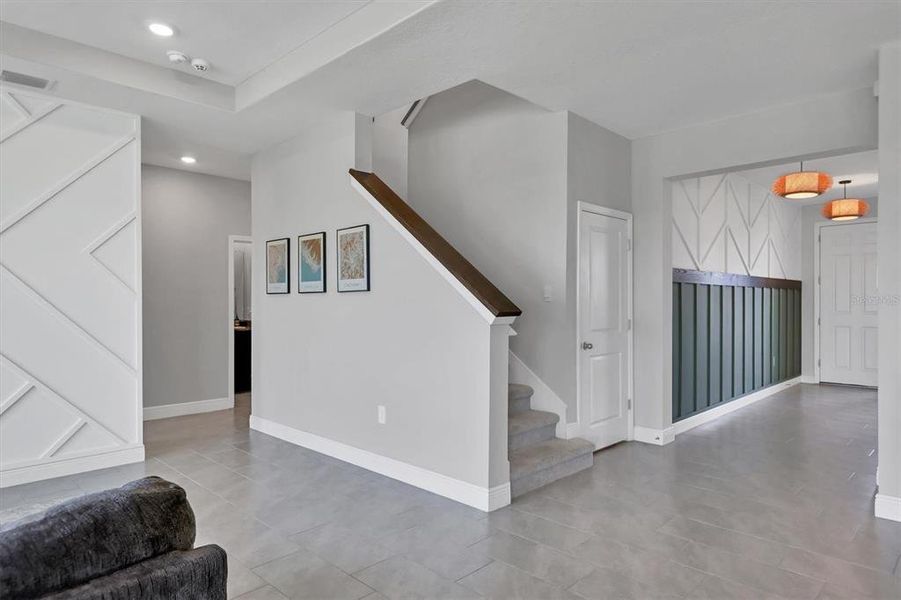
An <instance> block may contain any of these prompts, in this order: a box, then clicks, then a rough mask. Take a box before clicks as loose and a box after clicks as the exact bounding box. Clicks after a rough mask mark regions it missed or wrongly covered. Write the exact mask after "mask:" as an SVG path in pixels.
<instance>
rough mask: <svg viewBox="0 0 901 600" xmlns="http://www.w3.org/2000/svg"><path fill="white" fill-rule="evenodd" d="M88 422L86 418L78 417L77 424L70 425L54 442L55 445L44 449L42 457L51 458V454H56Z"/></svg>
mask: <svg viewBox="0 0 901 600" xmlns="http://www.w3.org/2000/svg"><path fill="white" fill-rule="evenodd" d="M87 424H88V422H87V421H85V420H84V419H78V420H77V421H76V422H75V424H74V425H72V427H69V429H67V430H66V431H65V433H63V434H62V435H61V436H60V437H59V439H58V440H56V441H55V442H53V445H51V446H50V447H49V448H47V450H45V451H44V453H43V454H42V455H41V458H50V457H51V456H53V455H55V454H56V453H57V452H59V450H60V449H61V448H62V447H63V446H65V445H66V444H67V443H68V441H69V440H71V439H72V438H73V437H75V434H76V433H78V432H79V431H81V430H82V428H83V427H84V426H85V425H87Z"/></svg>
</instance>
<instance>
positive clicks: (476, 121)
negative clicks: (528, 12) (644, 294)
mask: <svg viewBox="0 0 901 600" xmlns="http://www.w3.org/2000/svg"><path fill="white" fill-rule="evenodd" d="M629 167H630V155H629V142H628V140H626V139H625V138H622V137H620V136H617V135H615V134H613V133H611V132H609V131H607V130H605V129H603V128H601V127H599V126H597V125H595V124H593V123H590V122H589V121H586V120H585V119H582V118H581V117H578V116H577V115H572V114H570V113H566V112H556V113H555V112H549V111H547V110H545V109H543V108H541V107H538V106H536V105H534V104H531V103H529V102H527V101H525V100H522V99H520V98H517V97H516V96H513V95H511V94H508V93H506V92H503V91H501V90H498V89H496V88H493V87H491V86H489V85H487V84H484V83H481V82H478V81H471V82H468V83H465V84H463V85H460V86H457V87H456V88H452V89H451V90H447V91H445V92H442V93H440V94H437V95H434V96H431V97H429V100H428V102H427V103H426V104H425V106H424V108H423V109H422V111H421V112H420V114H419V116H418V117H417V118H416V120H415V121H414V123H413V125H412V127H411V128H410V132H409V170H408V178H409V190H410V192H409V196H410V204H411V205H412V206H413V207H414V208H415V209H416V210H417V211H418V212H419V213H420V214H421V215H422V216H423V217H425V219H426V220H428V221H429V223H431V224H432V225H433V226H434V227H435V228H436V229H437V230H438V231H439V232H440V233H441V234H442V235H443V236H445V237H446V238H447V239H448V240H449V241H450V242H451V243H452V244H454V245H455V246H456V247H457V248H458V249H459V250H460V251H461V252H462V253H463V255H464V256H466V257H467V258H468V259H469V260H470V261H472V262H473V264H475V265H476V267H477V268H478V269H479V270H481V271H482V272H483V273H484V274H485V275H486V276H487V277H488V278H489V279H490V280H492V281H493V282H494V283H495V284H497V285H498V287H499V288H500V289H501V290H502V291H503V292H504V293H505V294H507V295H508V296H509V297H510V298H511V299H512V300H513V302H515V303H516V304H517V305H518V306H519V307H520V308H521V309H522V311H523V315H522V316H521V317H519V318H518V319H517V322H516V326H515V329H516V331H517V335H516V337H514V338H513V339H512V340H511V349H512V351H513V352H514V353H515V355H516V357H517V359H518V360H515V361H513V363H512V364H513V366H514V374H519V376H520V377H522V376H523V375H529V377H528V378H527V379H528V380H521V381H519V383H530V384H532V385H533V387H535V388H536V390H537V391H538V392H540V393H539V395H538V396H536V398H535V399H534V400H535V401H536V402H535V405H536V407H540V408H543V409H545V410H558V411H559V412H563V413H564V414H563V415H561V416H563V417H565V418H564V419H563V420H564V421H565V420H567V419H569V420H574V419H575V410H576V407H575V397H576V368H575V356H576V353H575V344H576V325H575V294H576V290H575V282H576V272H575V256H576V251H577V249H576V231H575V223H576V204H577V202H578V201H580V200H583V201H589V202H594V203H596V204H601V205H603V206H609V207H612V208H619V209H625V210H628V207H629V185H630V181H629ZM546 296H549V297H546ZM529 371H531V373H529ZM533 374H534V376H536V377H537V378H538V379H540V381H541V382H543V384H544V385H538V386H536V385H535V382H534V381H532V380H531V376H532V375H533ZM548 391H549V392H550V393H547V392H548Z"/></svg>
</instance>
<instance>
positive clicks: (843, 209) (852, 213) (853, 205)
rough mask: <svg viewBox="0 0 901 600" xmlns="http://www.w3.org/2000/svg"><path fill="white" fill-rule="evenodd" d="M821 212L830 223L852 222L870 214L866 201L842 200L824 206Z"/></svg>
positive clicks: (855, 199)
mask: <svg viewBox="0 0 901 600" xmlns="http://www.w3.org/2000/svg"><path fill="white" fill-rule="evenodd" d="M822 212H823V216H824V217H826V218H827V219H829V220H830V221H853V220H854V219H859V218H860V217H865V216H866V214H867V213H868V212H870V205H869V204H867V201H866V200H859V199H857V198H842V199H839V200H832V201H830V202H827V203H826V204H824V205H823V211H822Z"/></svg>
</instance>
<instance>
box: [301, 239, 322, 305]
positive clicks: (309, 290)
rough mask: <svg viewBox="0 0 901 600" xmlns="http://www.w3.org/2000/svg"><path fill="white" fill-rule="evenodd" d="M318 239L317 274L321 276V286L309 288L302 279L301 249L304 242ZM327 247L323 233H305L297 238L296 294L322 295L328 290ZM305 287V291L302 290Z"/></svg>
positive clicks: (302, 262)
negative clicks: (318, 259)
mask: <svg viewBox="0 0 901 600" xmlns="http://www.w3.org/2000/svg"><path fill="white" fill-rule="evenodd" d="M311 239H318V240H319V248H320V253H321V256H320V261H319V262H320V264H319V272H320V274H321V276H322V280H321V282H320V283H321V285H320V286H318V287H316V286H311V285H306V286H305V284H307V283H310V282H306V281H304V278H303V265H304V260H303V249H304V244H303V243H304V241H306V240H311ZM327 249H328V246H327V244H326V234H325V232H324V231H317V232H315V233H306V234H303V235H299V236H297V293H298V294H324V293H326V291H327V290H328V260H327V257H326V254H327ZM305 287H306V289H304V288H305Z"/></svg>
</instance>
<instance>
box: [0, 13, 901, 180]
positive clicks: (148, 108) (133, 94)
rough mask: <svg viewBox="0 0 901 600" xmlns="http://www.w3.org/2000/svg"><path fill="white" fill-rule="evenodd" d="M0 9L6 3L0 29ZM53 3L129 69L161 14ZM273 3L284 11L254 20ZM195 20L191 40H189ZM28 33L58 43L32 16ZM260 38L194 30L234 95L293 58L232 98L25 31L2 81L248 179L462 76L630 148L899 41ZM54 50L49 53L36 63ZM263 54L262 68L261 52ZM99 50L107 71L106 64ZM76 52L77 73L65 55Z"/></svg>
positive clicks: (792, 36)
mask: <svg viewBox="0 0 901 600" xmlns="http://www.w3.org/2000/svg"><path fill="white" fill-rule="evenodd" d="M8 4H11V3H9V2H6V1H4V2H3V4H2V7H3V8H2V12H0V17H2V18H3V19H6V6H7V5H8ZM38 4H40V3H38ZM65 4H71V5H73V6H69V7H67V8H66V12H67V17H66V19H65V20H66V21H67V23H69V24H68V25H67V27H72V28H73V29H77V27H76V25H79V24H81V25H84V26H88V25H90V24H91V22H93V21H94V20H96V19H99V20H100V23H101V25H102V28H103V29H104V30H120V31H121V30H125V29H129V30H131V31H134V32H135V33H134V35H135V38H141V40H140V44H138V42H137V41H134V40H133V43H134V47H129V48H121V49H120V50H119V52H121V53H123V54H126V53H127V54H128V55H129V56H131V57H135V56H137V54H136V53H137V52H138V51H139V47H140V46H141V44H146V43H148V40H147V39H145V38H148V37H152V36H150V34H149V33H146V32H145V31H144V30H143V29H141V27H142V24H143V23H144V22H145V21H146V20H148V19H152V18H155V13H153V12H152V11H151V10H150V8H149V7H151V8H152V7H155V6H158V5H165V4H168V3H166V2H122V3H119V5H121V9H118V10H117V11H116V12H109V13H104V12H94V13H92V12H91V11H83V10H81V9H80V8H79V6H80V3H74V2H73V3H65ZM187 4H190V5H191V6H192V10H195V11H196V16H195V17H192V18H196V19H198V20H197V21H196V22H197V23H200V25H203V24H204V23H207V24H211V23H213V22H215V21H216V19H217V17H218V16H219V15H218V13H220V12H222V9H221V6H219V7H217V4H218V3H206V2H191V3H187ZM230 4H231V3H230ZM237 4H241V3H237ZM270 4H283V5H285V6H281V7H280V8H272V7H269V8H264V6H268V5H270ZM304 4H306V3H303V2H282V3H277V2H250V3H247V2H245V3H243V4H242V6H243V7H244V8H247V10H249V11H250V12H251V13H253V12H254V10H256V9H259V10H260V11H262V12H261V15H268V16H266V17H265V18H271V17H272V15H274V14H276V13H277V12H278V11H279V10H282V11H286V14H288V13H290V14H292V15H295V16H297V15H301V14H303V11H304V10H306V9H305V8H304V6H299V7H298V5H304ZM248 7H250V8H248ZM251 9H253V10H251ZM295 9H296V10H297V12H296V13H293V12H291V11H292V10H295ZM270 10H271V11H273V12H266V11H270ZM323 10H325V9H323ZM391 11H394V12H391ZM329 14H332V13H329ZM204 18H205V19H206V21H204ZM258 18H260V19H263V18H264V16H259V17H258ZM297 18H300V17H297ZM319 18H323V19H325V21H327V20H328V19H327V18H326V16H325V15H324V14H319ZM330 18H335V17H334V14H332V16H331V17H330ZM60 20H62V19H60ZM172 21H173V23H172V24H173V25H175V26H176V27H177V28H178V29H179V35H180V36H182V35H184V36H187V35H188V31H187V29H188V27H186V26H185V24H184V23H181V22H176V21H175V19H174V18H173V19H172ZM194 23H195V21H190V23H189V24H190V28H191V29H193V28H196V27H198V25H194ZM30 25H31V27H33V28H34V29H36V30H39V31H43V32H44V33H45V34H46V33H53V32H51V31H48V29H50V28H51V25H47V24H45V22H44V21H43V20H38V21H35V22H30ZM351 25H353V27H351ZM203 26H204V27H207V26H209V27H211V28H212V25H203ZM272 27H273V29H272V32H271V36H270V31H269V30H268V28H267V27H265V26H260V27H257V28H254V31H252V32H242V33H241V34H238V35H232V34H229V35H227V37H226V39H225V42H224V43H223V42H222V41H221V40H222V38H221V36H220V37H219V38H216V37H215V36H213V35H212V33H209V34H204V35H205V37H204V39H205V40H206V41H205V43H204V44H202V45H199V46H198V47H197V49H196V50H192V52H196V53H197V54H199V55H201V56H203V57H204V58H206V59H208V60H210V61H211V62H212V63H213V64H214V65H222V68H223V69H224V70H228V71H229V72H233V73H235V75H234V77H233V78H231V79H229V81H232V82H234V81H240V77H239V76H238V75H237V73H239V72H242V73H245V74H246V73H247V72H250V71H253V69H254V68H257V69H258V68H259V63H260V61H264V60H269V59H266V58H264V57H263V51H262V50H260V51H259V53H258V52H257V48H256V46H257V45H258V44H259V43H261V42H260V40H263V43H265V41H266V40H268V39H269V38H270V37H272V38H275V40H274V41H276V42H277V43H278V44H282V46H280V47H281V48H287V47H293V50H291V51H290V52H289V53H288V54H287V55H285V56H284V57H281V58H278V59H277V60H275V62H273V63H271V64H269V65H268V66H266V67H265V68H264V69H263V70H262V71H258V72H257V73H255V74H254V75H252V76H251V77H249V78H248V79H246V80H243V81H242V82H241V83H238V85H236V86H234V87H232V88H228V87H225V88H223V89H219V88H216V89H212V88H209V89H207V88H203V89H201V88H200V86H194V87H190V86H188V85H186V84H185V82H183V81H177V82H171V81H168V80H166V79H165V78H160V77H159V76H158V73H156V72H155V71H153V72H152V69H150V67H151V66H152V67H153V68H154V69H157V70H159V69H160V67H156V66H153V65H149V64H147V67H148V68H147V69H143V70H142V69H141V68H139V67H141V64H143V63H138V62H137V61H132V63H128V65H131V66H130V67H129V66H128V65H126V64H125V63H123V64H121V65H119V67H120V68H118V69H110V68H105V67H104V68H99V67H98V59H96V57H93V56H88V55H87V54H86V53H84V52H82V51H81V50H79V47H76V46H75V45H72V47H71V48H69V49H68V50H66V49H65V48H64V44H61V43H53V44H50V43H49V42H48V40H50V39H51V38H48V37H47V36H46V35H45V36H44V37H43V38H42V37H40V36H41V34H39V33H37V31H31V33H30V35H31V43H30V44H29V43H26V41H27V40H26V41H23V36H22V35H17V36H12V35H5V36H4V38H6V39H8V40H12V39H13V38H16V40H17V41H16V42H15V43H13V42H12V41H3V40H0V51H2V53H0V60H2V62H3V64H4V65H5V67H4V68H14V70H25V72H29V73H35V74H39V75H41V74H42V75H44V76H48V77H52V78H54V79H56V80H58V83H57V86H56V87H55V88H54V93H57V94H59V95H61V96H64V97H70V98H73V99H77V100H81V101H84V102H88V103H93V104H100V105H106V106H111V107H113V108H119V109H122V110H129V111H133V112H139V113H140V114H142V115H144V116H145V124H144V134H145V135H144V157H145V159H147V160H148V161H151V162H155V163H157V164H164V165H167V166H179V165H178V163H177V156H178V155H179V152H181V151H182V150H181V148H183V147H189V146H196V147H201V148H202V149H206V151H207V152H208V153H209V157H211V158H206V157H205V156H204V154H203V153H201V152H198V158H199V162H198V165H197V166H196V169H197V170H205V171H206V172H211V173H216V174H225V175H231V176H235V177H242V178H246V177H247V176H248V174H249V158H250V156H251V155H252V154H253V153H254V152H256V151H258V150H260V149H261V148H264V147H266V146H268V145H271V144H274V143H277V142H280V141H282V140H285V139H287V138H289V137H292V136H294V135H297V134H298V133H299V132H301V131H303V129H304V128H306V127H309V126H311V125H313V124H315V123H316V122H317V121H318V120H319V119H320V117H321V115H322V114H323V113H324V112H327V111H333V110H356V111H358V112H361V113H364V114H370V115H376V114H381V113H384V112H386V111H388V110H390V109H393V108H396V107H399V106H401V105H403V104H405V103H408V102H410V101H412V100H414V99H416V98H421V97H424V96H427V95H430V94H433V93H437V92H440V91H442V90H445V89H447V88H450V87H453V86H455V85H458V84H460V83H463V82H466V81H469V80H472V79H479V80H482V81H485V82H486V83H489V84H491V85H494V86H496V87H499V88H501V89H504V90H506V91H509V92H511V93H513V94H516V95H518V96H521V97H523V98H525V99H527V100H530V101H532V102H534V103H536V104H539V105H541V106H544V107H546V108H548V109H551V110H562V109H568V110H572V111H574V112H576V113H578V114H580V115H582V116H584V117H586V118H588V119H590V120H592V121H594V122H596V123H598V124H600V125H602V126H604V127H607V128H609V129H611V130H613V131H615V132H617V133H620V134H622V135H625V136H626V137H629V138H633V139H634V138H638V137H643V136H647V135H653V134H656V133H659V132H663V131H667V130H672V129H677V128H680V127H685V126H688V125H693V124H697V123H701V122H706V121H712V120H716V119H720V118H724V117H728V116H732V115H736V114H741V113H746V112H751V111H755V110H760V109H762V108H764V107H767V106H773V105H778V104H787V103H791V102H797V101H801V100H805V99H808V98H811V97H815V96H818V95H822V94H829V93H836V92H842V91H847V90H853V89H860V88H864V87H869V86H871V85H872V84H873V82H874V81H875V79H876V76H877V73H876V54H877V48H878V47H879V45H880V44H882V43H884V42H886V41H890V40H893V39H898V38H899V37H901V3H899V2H883V1H878V0H857V1H851V0H849V1H836V2H817V3H812V2H806V1H795V0H785V1H783V2H760V1H754V0H721V1H719V2H707V1H684V2H666V1H659V2H656V1H648V2H575V1H573V2H458V1H455V0H441V1H438V2H434V3H429V2H427V1H423V2H391V1H390V0H374V1H372V2H369V3H367V4H365V5H364V6H363V7H362V8H360V9H359V10H357V11H356V12H355V13H353V14H351V15H349V16H348V17H347V18H345V19H344V20H342V21H340V22H338V23H335V24H334V25H333V26H332V27H331V28H329V29H328V30H327V31H325V32H323V33H321V34H320V35H318V36H316V37H314V38H312V39H308V41H307V42H306V43H304V42H303V40H304V39H307V38H308V36H309V35H310V32H309V30H307V29H304V30H303V32H302V34H301V33H298V35H297V37H294V38H292V39H293V43H289V41H287V40H286V37H281V38H280V39H279V36H281V35H282V34H283V33H284V29H281V28H280V25H273V26H272ZM21 31H22V32H25V33H28V32H29V30H21ZM54 31H56V30H54ZM242 31H243V30H242ZM56 32H57V34H60V35H61V32H59V31H56ZM25 37H27V36H25ZM53 39H55V38H53ZM103 39H104V40H107V38H103ZM82 41H87V42H88V43H94V44H95V45H96V44H98V43H100V42H99V41H94V40H85V39H84V38H82ZM60 42H65V40H60ZM120 42H121V43H125V42H127V40H125V41H121V40H120ZM65 43H68V44H70V45H71V44H72V43H71V42H65ZM104 43H106V42H104ZM152 43H156V40H152ZM298 44H299V46H298ZM51 45H52V46H54V49H55V50H54V52H52V53H48V52H41V49H42V48H46V47H47V46H51ZM225 46H227V48H226V47H225ZM80 48H82V49H83V48H84V47H80ZM185 50H186V51H187V49H185ZM242 52H249V53H251V54H253V55H254V56H255V57H256V58H255V59H254V60H255V64H254V65H251V66H243V67H239V65H238V64H237V63H234V64H231V62H230V61H232V60H237V59H236V58H234V57H240V56H241V53H242ZM267 52H269V54H267V55H266V56H269V57H270V59H271V56H273V54H274V53H273V52H272V51H271V50H267ZM106 54H108V55H109V56H108V57H107V60H106V63H110V62H111V59H110V57H114V56H116V55H114V54H110V53H108V52H107V53H106ZM76 55H77V56H78V60H74V59H72V58H71V57H72V56H76ZM154 56H155V55H154ZM123 60H125V59H123ZM128 60H132V59H128ZM106 63H104V64H106ZM117 64H118V63H117ZM126 67H127V68H126ZM92 69H93V70H92ZM242 69H243V71H242ZM137 71H141V73H140V76H139V75H137V74H136V72H137ZM145 71H146V73H145ZM165 72H169V71H168V69H166V71H165ZM145 75H146V76H145ZM245 76H246V75H245ZM126 77H130V80H129V81H128V82H127V83H125V82H124V80H125V78H126ZM192 79H195V80H197V78H192ZM201 83H208V84H211V85H212V84H213V82H210V81H204V82H201ZM215 85H220V84H218V83H217V84H215ZM200 91H202V92H203V94H200V93H199V92H200ZM211 98H212V99H213V100H210V99H211ZM235 107H237V110H236V109H235ZM176 148H178V149H176ZM241 165H243V166H241Z"/></svg>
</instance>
